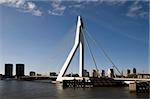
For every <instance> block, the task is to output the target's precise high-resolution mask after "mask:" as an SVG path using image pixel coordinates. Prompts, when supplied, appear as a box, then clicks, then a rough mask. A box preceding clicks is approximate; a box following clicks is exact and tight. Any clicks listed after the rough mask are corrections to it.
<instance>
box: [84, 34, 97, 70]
mask: <svg viewBox="0 0 150 99" xmlns="http://www.w3.org/2000/svg"><path fill="white" fill-rule="evenodd" d="M82 34H83V37H84V39H85V44H86V46H87V48H88V51H89V53H90V56H91V58H92V60H93V62H94V65H95V67H96V70H98V67H97V64H96V61H95V58H94V55H93V53H92V50H91V48H90V45H89V42H88V40H87V38H86V36H85V35H84V33H82Z"/></svg>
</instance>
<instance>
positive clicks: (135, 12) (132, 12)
mask: <svg viewBox="0 0 150 99" xmlns="http://www.w3.org/2000/svg"><path fill="white" fill-rule="evenodd" d="M143 2H144V3H146V2H145V1H143ZM143 6H144V5H142V3H140V1H135V2H133V4H132V5H131V6H130V7H128V11H127V13H126V16H128V17H148V15H149V11H146V10H145V9H144V7H143Z"/></svg>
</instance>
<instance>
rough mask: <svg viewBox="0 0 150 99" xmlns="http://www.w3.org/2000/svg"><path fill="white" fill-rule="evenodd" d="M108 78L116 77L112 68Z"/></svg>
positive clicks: (109, 70)
mask: <svg viewBox="0 0 150 99" xmlns="http://www.w3.org/2000/svg"><path fill="white" fill-rule="evenodd" d="M108 77H111V78H113V77H115V74H114V70H113V69H112V68H111V69H108Z"/></svg>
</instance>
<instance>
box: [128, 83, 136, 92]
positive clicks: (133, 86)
mask: <svg viewBox="0 0 150 99" xmlns="http://www.w3.org/2000/svg"><path fill="white" fill-rule="evenodd" d="M129 91H130V92H136V82H132V83H130V84H129Z"/></svg>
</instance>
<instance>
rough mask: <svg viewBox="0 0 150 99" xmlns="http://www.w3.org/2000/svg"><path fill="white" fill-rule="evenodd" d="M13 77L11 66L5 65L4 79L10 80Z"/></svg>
mask: <svg viewBox="0 0 150 99" xmlns="http://www.w3.org/2000/svg"><path fill="white" fill-rule="evenodd" d="M12 76H13V64H5V77H6V78H11V77H12Z"/></svg>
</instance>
